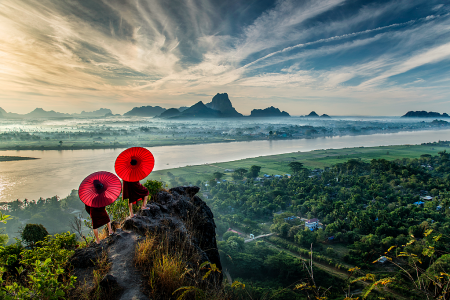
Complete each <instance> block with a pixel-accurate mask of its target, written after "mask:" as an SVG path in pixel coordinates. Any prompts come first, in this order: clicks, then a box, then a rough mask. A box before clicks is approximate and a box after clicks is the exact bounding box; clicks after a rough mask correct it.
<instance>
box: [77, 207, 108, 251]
mask: <svg viewBox="0 0 450 300" xmlns="http://www.w3.org/2000/svg"><path fill="white" fill-rule="evenodd" d="M84 208H85V209H86V212H87V213H88V214H89V215H90V216H91V219H92V228H93V229H94V235H95V239H96V242H97V244H100V239H99V238H98V229H97V228H99V227H101V226H103V225H105V224H108V230H109V234H110V235H111V234H112V233H113V231H112V229H111V221H110V220H109V216H108V213H107V212H106V209H105V207H90V206H87V205H86V204H85V205H84Z"/></svg>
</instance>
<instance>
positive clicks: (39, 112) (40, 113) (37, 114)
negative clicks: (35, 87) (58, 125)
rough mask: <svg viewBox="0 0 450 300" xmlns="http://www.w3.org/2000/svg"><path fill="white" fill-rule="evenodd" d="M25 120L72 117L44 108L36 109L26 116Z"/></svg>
mask: <svg viewBox="0 0 450 300" xmlns="http://www.w3.org/2000/svg"><path fill="white" fill-rule="evenodd" d="M24 117H25V118H27V119H29V118H67V117H71V115H69V114H64V113H59V112H56V111H54V110H50V111H47V110H43V109H42V108H36V109H35V110H33V111H32V112H30V113H27V114H26V115H24Z"/></svg>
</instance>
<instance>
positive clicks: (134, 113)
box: [123, 106, 166, 117]
mask: <svg viewBox="0 0 450 300" xmlns="http://www.w3.org/2000/svg"><path fill="white" fill-rule="evenodd" d="M165 111H166V109H165V108H162V107H160V106H141V107H133V109H132V110H130V111H129V112H126V113H124V114H123V115H124V116H125V117H154V116H159V115H160V114H162V113H163V112H165Z"/></svg>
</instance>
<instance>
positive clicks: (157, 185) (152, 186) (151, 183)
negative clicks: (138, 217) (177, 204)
mask: <svg viewBox="0 0 450 300" xmlns="http://www.w3.org/2000/svg"><path fill="white" fill-rule="evenodd" d="M143 185H144V186H145V187H146V188H147V189H148V192H149V198H151V196H152V195H155V194H156V193H157V192H159V191H160V190H162V189H163V188H164V183H163V182H161V181H158V180H147V182H145V183H144V184H143Z"/></svg>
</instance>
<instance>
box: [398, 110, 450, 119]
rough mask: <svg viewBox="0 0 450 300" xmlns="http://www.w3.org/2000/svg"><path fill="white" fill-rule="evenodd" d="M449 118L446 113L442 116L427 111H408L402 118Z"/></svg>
mask: <svg viewBox="0 0 450 300" xmlns="http://www.w3.org/2000/svg"><path fill="white" fill-rule="evenodd" d="M439 117H441V118H450V116H449V115H448V114H447V113H443V114H442V115H441V114H440V113H438V112H434V111H429V112H426V111H424V110H422V111H408V112H407V113H406V114H404V115H403V116H402V118H439Z"/></svg>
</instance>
